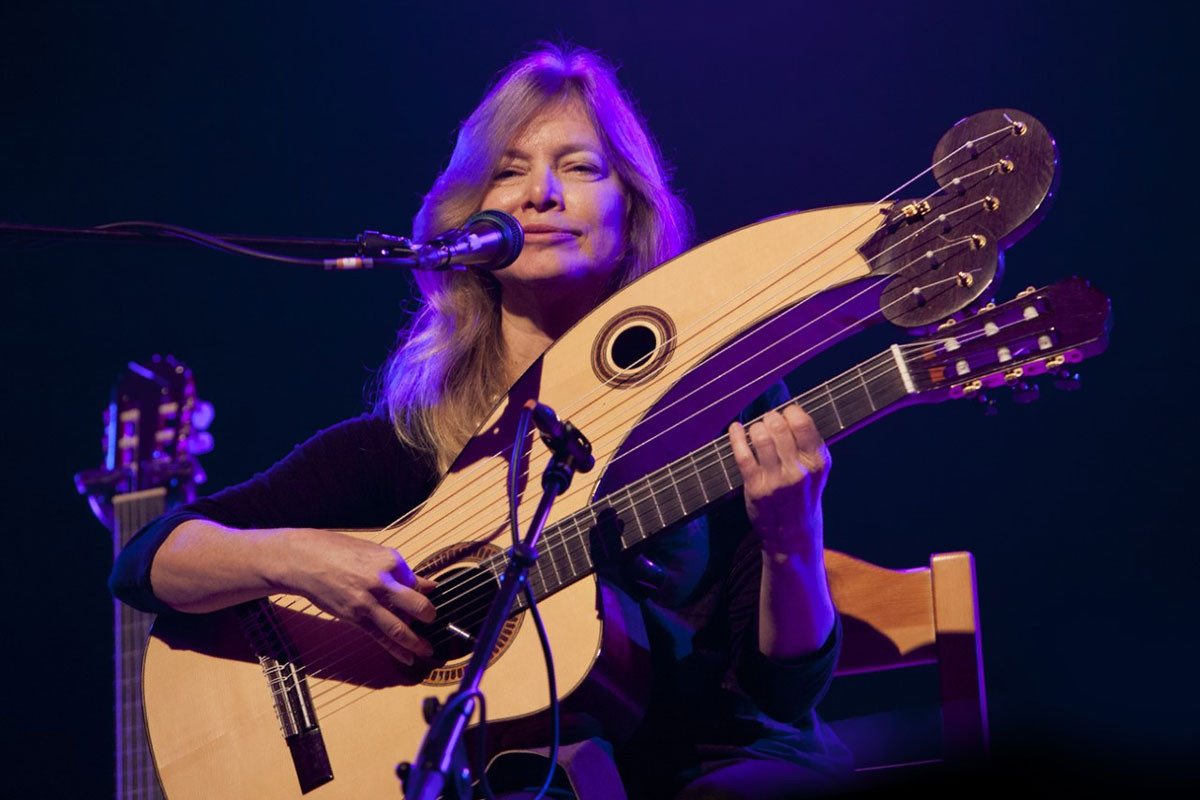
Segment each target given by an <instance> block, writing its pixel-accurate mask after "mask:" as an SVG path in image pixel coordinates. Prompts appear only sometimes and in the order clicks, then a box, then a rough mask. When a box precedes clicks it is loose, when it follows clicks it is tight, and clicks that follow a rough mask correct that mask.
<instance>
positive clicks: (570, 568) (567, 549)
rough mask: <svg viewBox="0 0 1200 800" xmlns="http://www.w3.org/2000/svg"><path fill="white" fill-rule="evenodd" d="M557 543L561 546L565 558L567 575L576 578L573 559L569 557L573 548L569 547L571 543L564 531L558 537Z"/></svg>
mask: <svg viewBox="0 0 1200 800" xmlns="http://www.w3.org/2000/svg"><path fill="white" fill-rule="evenodd" d="M558 541H559V542H560V543H561V545H562V549H563V553H565V554H566V556H567V573H568V574H569V575H570V576H571V577H572V578H575V577H578V575H577V573H576V572H575V559H574V558H573V557H572V556H571V550H573V549H574V548H572V547H571V541H570V539H568V538H567V533H566V531H563V532H561V533H560V534H559V535H558Z"/></svg>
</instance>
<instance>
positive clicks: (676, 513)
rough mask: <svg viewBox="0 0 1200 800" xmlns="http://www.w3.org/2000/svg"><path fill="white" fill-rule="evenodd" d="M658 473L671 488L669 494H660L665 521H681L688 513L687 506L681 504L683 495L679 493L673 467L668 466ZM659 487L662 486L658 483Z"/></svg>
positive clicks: (683, 503)
mask: <svg viewBox="0 0 1200 800" xmlns="http://www.w3.org/2000/svg"><path fill="white" fill-rule="evenodd" d="M659 472H660V473H662V475H663V476H664V477H665V478H666V483H669V484H670V487H671V491H670V492H666V491H664V492H662V495H663V498H662V499H663V501H664V508H665V514H666V516H667V519H668V520H671V521H674V520H678V519H683V518H684V517H686V516H687V513H688V512H687V504H686V503H685V502H683V494H682V493H681V492H680V491H679V482H678V481H677V480H675V467H674V465H672V464H668V465H667V466H665V467H663V468H662V469H661V470H659ZM660 485H664V484H662V482H660Z"/></svg>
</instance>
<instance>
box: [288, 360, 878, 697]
mask: <svg viewBox="0 0 1200 800" xmlns="http://www.w3.org/2000/svg"><path fill="white" fill-rule="evenodd" d="M886 355H890V354H886ZM844 394H848V393H844ZM731 456H732V454H731V453H730V454H728V456H723V459H724V460H725V462H726V463H728V457H731ZM661 483H663V482H662V481H661V478H660V484H661ZM681 498H682V501H683V502H684V503H685V504H693V503H696V502H698V501H700V500H702V499H703V492H702V491H700V490H696V489H689V488H688V487H683V490H682V492H681ZM566 544H568V545H571V543H570V542H569V541H567V542H566ZM572 549H573V550H574V552H577V553H579V552H581V548H580V547H579V546H573V547H572ZM580 561H581V563H587V562H583V560H582V558H580ZM589 561H590V559H589ZM582 575H583V573H580V574H579V575H578V577H582ZM492 582H493V581H492V580H491V579H486V580H484V581H483V582H482V584H480V588H482V587H483V586H486V585H487V584H491V583H492ZM461 601H465V602H466V605H463V603H462V602H461ZM456 604H458V605H459V606H460V607H459V608H457V609H455V608H454V606H455V605H456ZM489 605H490V597H479V596H471V595H470V594H468V593H465V592H464V593H459V594H457V595H455V596H452V597H447V598H442V599H440V600H439V610H440V616H441V617H442V618H443V619H447V618H451V619H455V620H456V621H462V620H464V618H466V619H470V620H471V621H470V622H464V623H463V627H465V628H467V629H472V628H473V627H474V625H476V624H477V623H478V622H479V620H480V619H481V617H480V616H479V614H480V613H483V614H486V612H487V607H488V606H489ZM355 638H357V639H358V641H359V642H360V643H366V642H367V641H369V639H368V637H367V636H366V635H365V634H362V633H359V635H358V636H356V637H355ZM442 644H445V642H440V643H438V645H442ZM438 645H435V646H438ZM368 647H369V648H370V650H369V651H368V652H369V653H370V654H371V655H373V656H376V657H378V656H377V654H376V653H375V650H376V649H377V648H378V645H377V644H375V643H374V642H370V643H369V645H368ZM329 655H331V654H330V653H327V652H325V653H322V656H323V659H324V660H328V659H327V656H329ZM359 663H360V664H361V663H362V662H361V661H360V662H359ZM339 668H340V669H339ZM353 668H354V664H348V663H346V662H345V660H343V659H339V660H338V663H335V664H320V665H318V664H316V663H314V664H313V665H311V666H310V667H309V668H307V669H306V672H307V674H308V675H310V676H312V677H314V678H318V679H330V678H331V677H332V676H333V675H335V674H336V673H337V672H339V671H341V669H347V670H353ZM342 686H344V687H345V689H344V690H343V691H338V688H340V687H334V688H333V689H332V692H337V694H336V696H330V695H331V693H332V692H325V691H321V690H319V689H315V688H314V689H313V690H312V697H313V701H314V704H315V705H316V706H317V707H318V709H324V708H326V707H327V705H328V703H329V702H331V701H333V700H336V699H339V698H341V697H343V696H344V695H345V694H346V692H347V691H354V690H356V689H357V688H359V687H354V686H349V685H346V684H342Z"/></svg>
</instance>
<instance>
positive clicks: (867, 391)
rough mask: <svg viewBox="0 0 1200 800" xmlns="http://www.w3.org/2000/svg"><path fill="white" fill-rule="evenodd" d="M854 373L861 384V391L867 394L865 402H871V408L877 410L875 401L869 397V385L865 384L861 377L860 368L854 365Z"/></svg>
mask: <svg viewBox="0 0 1200 800" xmlns="http://www.w3.org/2000/svg"><path fill="white" fill-rule="evenodd" d="M854 374H855V375H857V376H858V382H859V383H861V384H862V388H863V392H865V393H866V395H867V402H868V403H870V404H871V410H872V411H878V410H879V409H877V408H876V407H875V401H874V400H872V399H871V389H870V387H869V386H867V381H866V379H865V378H864V377H863V374H862V370H861V369H860V368H858V367H855V368H854Z"/></svg>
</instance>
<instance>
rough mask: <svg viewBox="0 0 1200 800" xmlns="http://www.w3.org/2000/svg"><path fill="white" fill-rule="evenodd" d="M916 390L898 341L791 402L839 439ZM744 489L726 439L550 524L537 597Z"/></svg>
mask: <svg viewBox="0 0 1200 800" xmlns="http://www.w3.org/2000/svg"><path fill="white" fill-rule="evenodd" d="M914 392H915V389H914V386H913V382H912V378H911V376H910V374H909V369H908V364H907V362H906V360H905V358H904V356H903V355H902V353H901V350H900V348H899V347H897V346H895V345H893V346H892V347H891V348H890V349H888V350H886V351H884V352H882V353H879V354H878V355H876V356H875V357H873V358H870V359H868V360H867V361H864V362H863V363H862V364H859V365H858V366H856V367H853V368H851V369H849V370H847V371H846V372H843V373H842V374H841V375H838V376H837V377H836V378H834V379H832V380H830V381H827V382H825V383H823V384H821V385H820V386H817V387H816V388H814V389H812V390H810V391H808V392H805V393H804V394H802V395H800V396H799V397H796V398H793V399H792V400H789V401H788V403H789V404H790V403H797V404H799V405H800V406H801V407H802V408H804V409H805V411H807V412H808V414H809V415H810V416H811V417H812V419H813V422H814V423H815V424H816V426H817V430H818V431H819V432H820V433H821V436H822V437H823V438H824V439H825V441H827V442H834V441H836V440H838V439H839V438H841V437H843V436H845V435H847V434H848V433H850V432H851V431H853V430H855V429H857V428H859V427H862V426H863V425H865V424H867V423H869V422H871V421H872V420H874V419H876V418H878V417H880V416H883V415H884V414H886V413H888V412H889V411H892V410H894V409H896V408H898V407H899V406H901V405H904V401H905V399H906V398H908V397H909V396H910V395H912V394H913V393H914ZM741 487H742V476H741V473H740V472H739V471H738V468H737V462H736V460H735V458H734V455H733V450H732V448H731V447H730V444H729V440H728V439H727V438H726V437H721V438H718V439H715V440H713V441H712V442H709V443H708V444H707V445H705V446H704V447H701V448H699V449H698V450H695V451H693V452H692V453H689V454H688V455H686V456H684V457H683V458H680V459H678V460H676V461H674V462H672V463H670V464H668V465H666V466H665V467H662V468H661V469H659V470H657V471H655V472H652V473H650V474H649V475H647V476H646V477H644V478H642V479H640V480H638V481H635V482H633V483H631V484H629V485H628V486H626V487H624V488H622V489H619V490H617V491H616V492H613V493H612V494H610V495H607V496H606V497H604V498H602V499H600V500H598V501H596V502H595V503H592V504H591V505H589V506H588V507H587V508H584V509H582V510H580V511H579V512H577V513H575V514H573V515H572V516H570V517H567V518H565V519H563V520H560V521H559V522H557V523H555V524H554V525H552V526H550V527H548V528H547V529H546V531H545V533H544V534H543V537H542V544H541V547H540V551H541V554H540V556H539V559H538V562H537V564H536V565H535V566H534V567H533V568H531V569H530V571H529V583H530V588H531V589H532V590H533V593H534V596H535V597H537V598H538V599H541V598H543V597H546V596H548V595H551V594H554V593H555V592H557V591H558V590H559V589H562V588H563V587H565V586H567V585H569V584H571V583H573V582H575V581H577V580H579V579H580V578H582V577H584V576H585V575H588V574H589V573H591V572H594V571H595V568H596V565H595V562H594V558H595V556H596V554H597V551H600V552H608V553H611V552H612V551H622V550H625V549H627V548H630V547H633V546H635V545H637V544H640V543H641V542H643V541H645V540H646V539H647V538H649V537H650V536H653V535H654V534H656V533H658V532H659V531H662V530H664V529H666V528H670V527H672V526H674V525H677V524H679V523H681V522H683V521H685V520H687V519H689V518H692V517H695V516H697V515H699V514H700V513H702V512H703V511H704V510H705V509H707V508H709V507H710V506H712V505H713V504H714V503H717V502H718V501H721V500H723V499H725V498H727V497H729V496H730V495H732V494H734V493H735V492H737V491H738V490H739V489H741ZM597 532H599V536H598V538H597ZM605 532H608V535H607V536H606V534H605ZM506 559H507V556H506V555H505V554H499V555H497V556H493V557H492V558H491V559H488V561H487V562H485V564H484V566H485V567H486V568H488V569H490V570H492V571H493V572H494V573H495V574H496V575H497V576H498V575H500V574H501V573H502V572H503V571H504V567H505V563H506ZM525 605H526V604H525V600H524V597H518V600H517V603H516V604H515V609H514V610H523V609H524V608H525Z"/></svg>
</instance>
